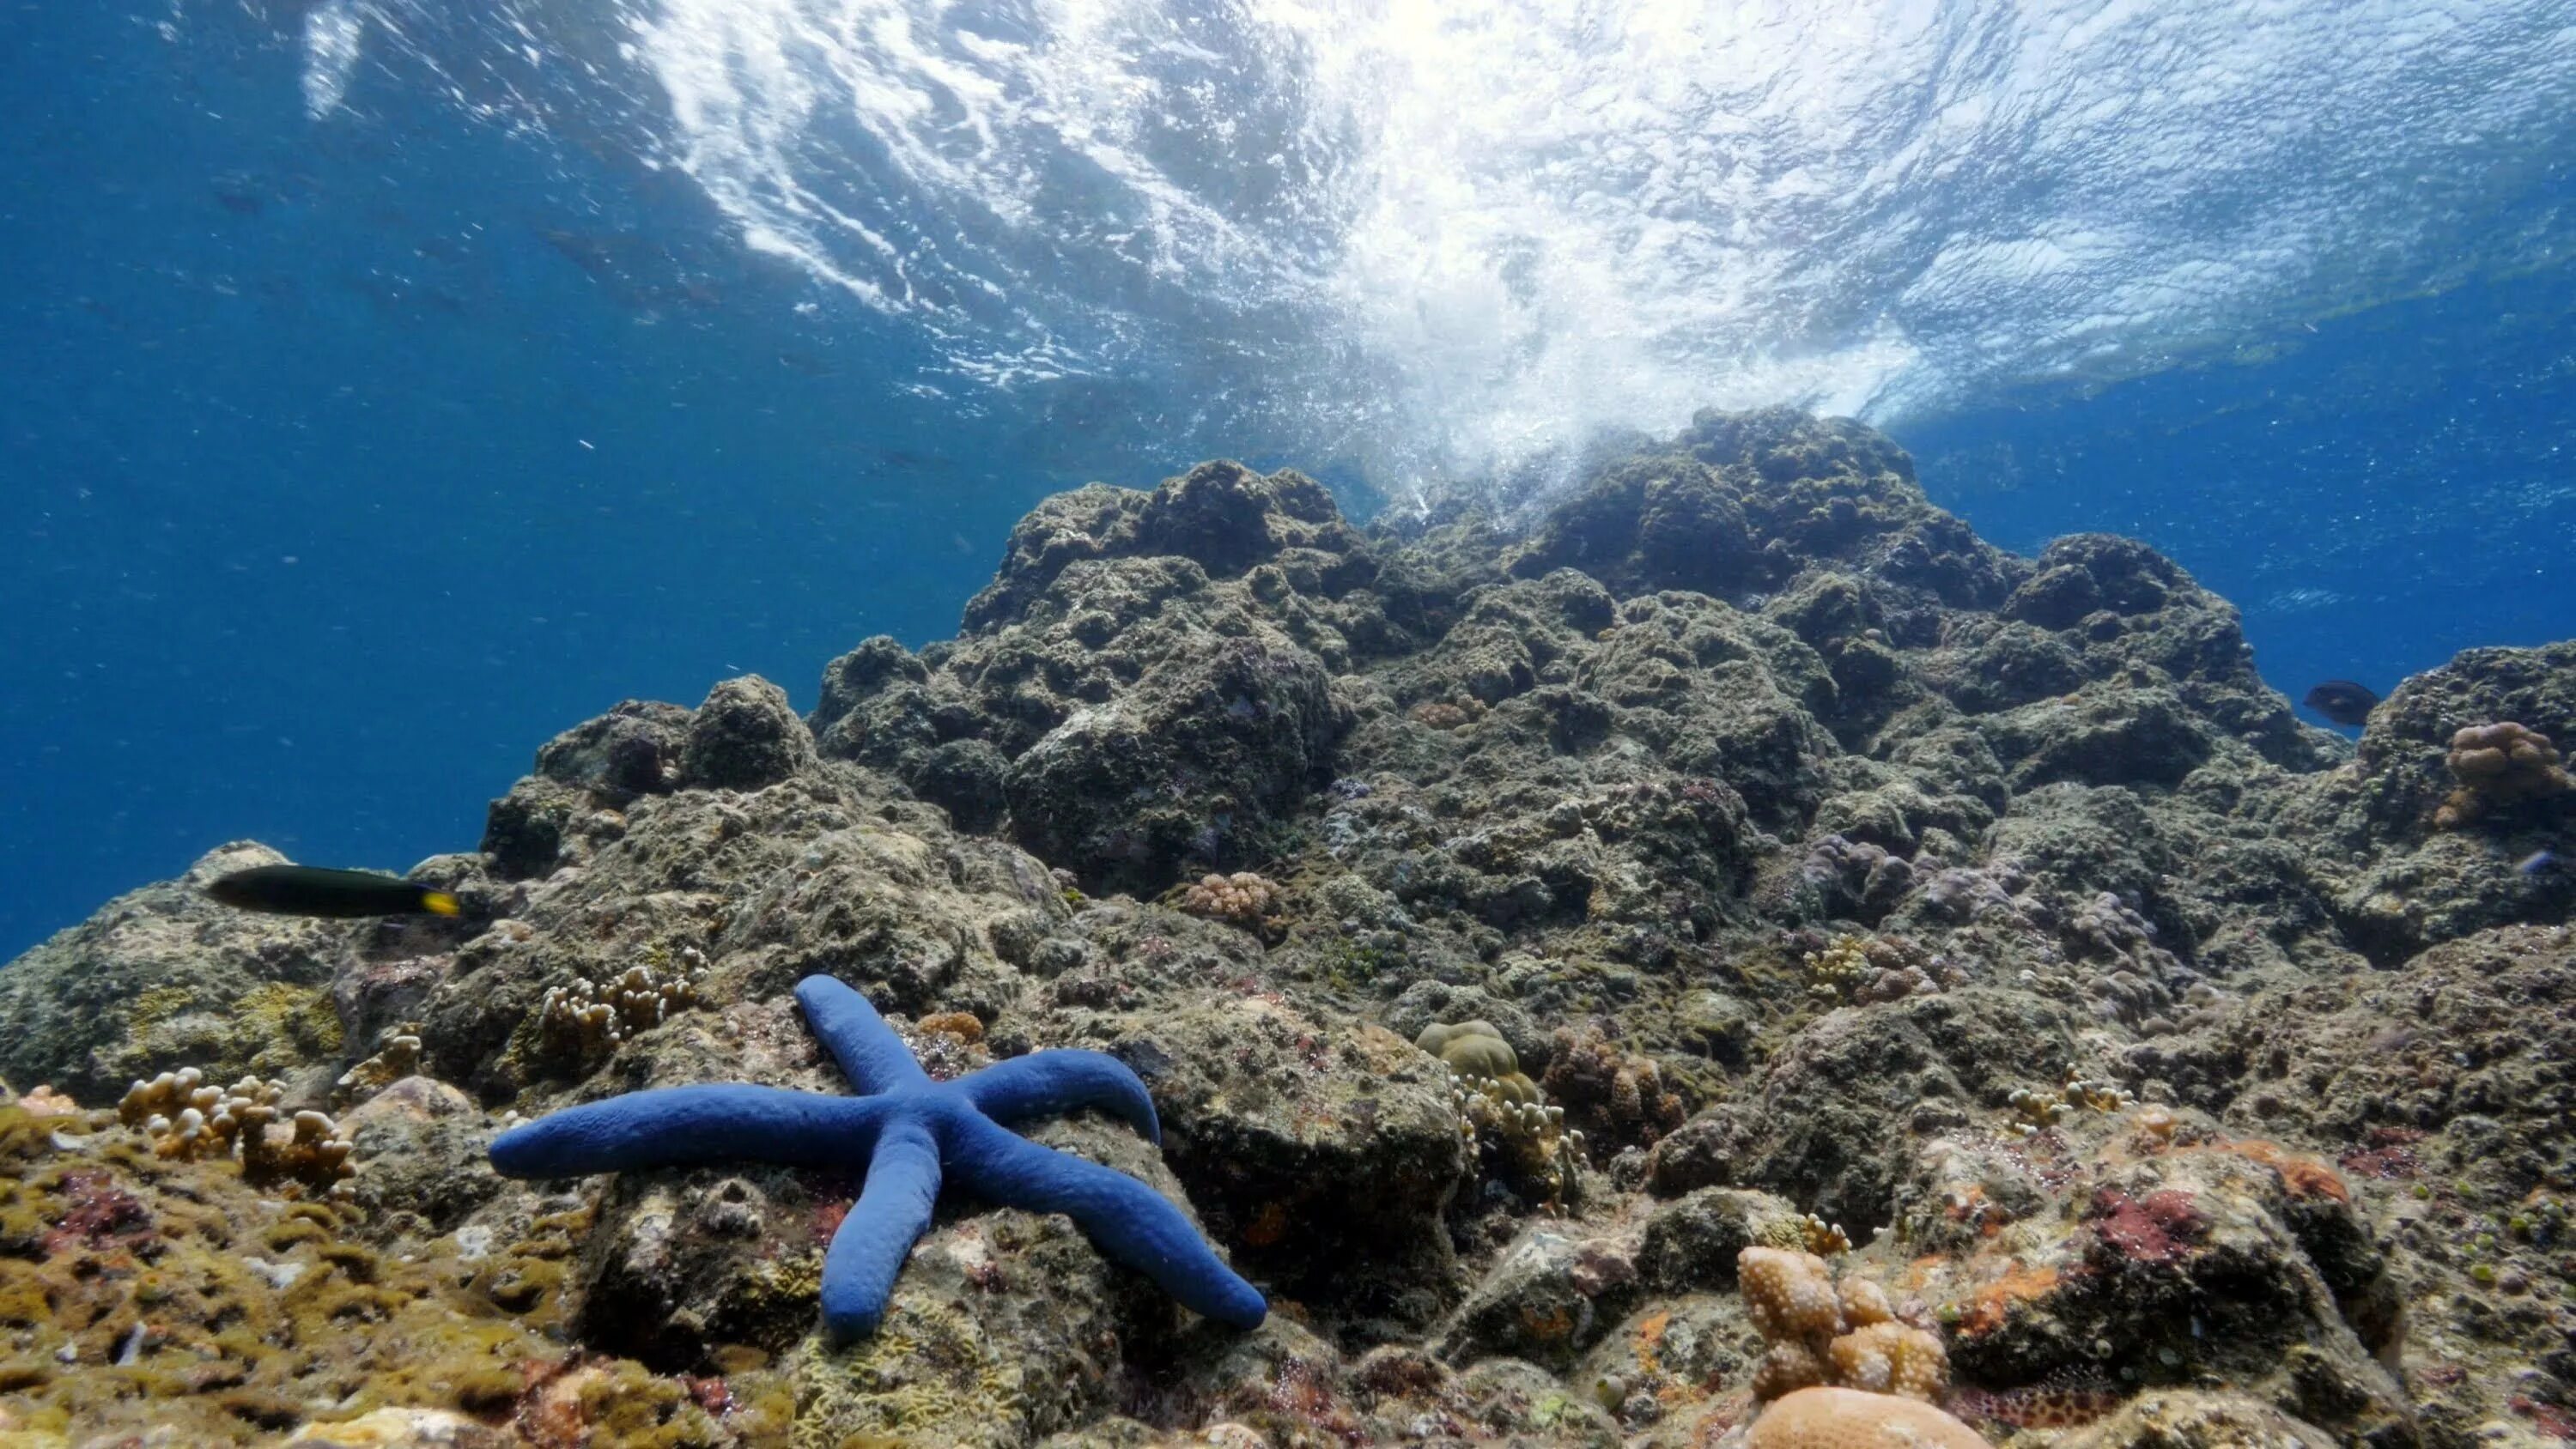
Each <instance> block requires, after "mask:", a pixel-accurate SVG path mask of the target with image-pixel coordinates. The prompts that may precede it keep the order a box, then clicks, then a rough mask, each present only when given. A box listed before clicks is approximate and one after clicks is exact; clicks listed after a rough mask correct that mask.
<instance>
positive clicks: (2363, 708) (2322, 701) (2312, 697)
mask: <svg viewBox="0 0 2576 1449" xmlns="http://www.w3.org/2000/svg"><path fill="white" fill-rule="evenodd" d="M2299 703H2301V704H2304V705H2306V706H2307V707H2308V708H2310V709H2312V710H2315V711H2316V712H2317V713H2319V714H2321V715H2324V716H2325V717H2326V718H2328V719H2330V720H2333V721H2334V722H2335V723H2336V724H2339V725H2357V724H2361V723H2363V722H2364V721H2366V720H2368V719H2369V718H2370V711H2371V710H2372V708H2374V707H2375V706H2377V705H2378V703H2379V696H2378V695H2375V694H2373V693H2371V692H2370V691H2369V690H2367V689H2364V688H2362V687H2361V686H2360V685H2358V684H2355V683H2353V682H2352V681H2351V680H2349V679H2329V680H2327V681H2326V682H2325V683H2323V684H2320V685H2318V686H2317V687H2316V688H2314V689H2311V690H2309V691H2308V697H2307V698H2305V699H2303V700H2300V701H2299Z"/></svg>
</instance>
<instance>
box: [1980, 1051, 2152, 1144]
mask: <svg viewBox="0 0 2576 1449" xmlns="http://www.w3.org/2000/svg"><path fill="white" fill-rule="evenodd" d="M2005 1100H2006V1102H2007V1103H2009V1104H2010V1105H2011V1107H2012V1109H2013V1112H2014V1113H2015V1114H2016V1115H2017V1116H2019V1117H2020V1118H2021V1119H2022V1120H2021V1121H2019V1122H2016V1123H2014V1124H2013V1131H2014V1132H2015V1133H2016V1134H2018V1135H2020V1136H2023V1137H2031V1136H2036V1135H2037V1134H2038V1133H2039V1131H2040V1129H2041V1128H2044V1127H2053V1126H2055V1125H2057V1124H2058V1123H2059V1122H2061V1121H2063V1120H2065V1117H2066V1114H2067V1113H2068V1112H2070V1111H2072V1110H2074V1109H2075V1108H2077V1107H2082V1108H2083V1109H2085V1110H2086V1111H2088V1112H2120V1111H2125V1110H2127V1109H2128V1107H2129V1105H2130V1103H2131V1102H2132V1101H2133V1100H2134V1099H2132V1098H2131V1097H2130V1096H2129V1093H2128V1090H2127V1089H2126V1088H2124V1087H2122V1086H2121V1085H2120V1084H2119V1083H2117V1082H2114V1081H2110V1080H2107V1079H2096V1078H2092V1077H2086V1076H2080V1075H2078V1074H2077V1073H2076V1071H2075V1069H2074V1068H2073V1067H2069V1068H2067V1069H2066V1082H2065V1085H2063V1086H2061V1087H2059V1088H2058V1089H2057V1090H2056V1091H2054V1092H2034V1091H2032V1090H2031V1089H2030V1088H2028V1087H2015V1088H2013V1091H2012V1095H2011V1096H2010V1097H2008V1098H2006V1099H2005ZM2168 1130H2170V1129H2168Z"/></svg>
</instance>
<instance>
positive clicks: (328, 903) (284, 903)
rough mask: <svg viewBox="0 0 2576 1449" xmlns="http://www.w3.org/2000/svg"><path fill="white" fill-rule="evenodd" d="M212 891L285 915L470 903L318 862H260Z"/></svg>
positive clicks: (237, 903) (441, 908) (249, 907)
mask: <svg viewBox="0 0 2576 1449" xmlns="http://www.w3.org/2000/svg"><path fill="white" fill-rule="evenodd" d="M206 894H207V895H209V896H212V897H214V898H215V899H216V900H219V901H221V902H223V903H224V904H225V905H228V906H233V907H237V908H239V909H241V910H245V911H267V912H270V913H272V914H275V915H280V916H456V915H462V914H464V912H465V906H464V903H463V902H461V901H459V900H457V899H456V897H455V896H454V895H452V894H450V893H448V892H446V891H442V890H432V889H431V888H430V887H428V886H425V885H418V884H415V883H413V882H411V881H407V880H404V879H403V878H402V877H400V876H391V875H377V874H376V873H375V872H373V871H365V870H330V869H326V868H325V867H322V866H318V865H260V866H253V867H251V868H250V869H249V870H237V871H234V872H233V873H232V874H230V875H227V876H222V877H219V878H218V879H217V880H215V882H214V883H213V884H211V885H209V886H207V887H206Z"/></svg>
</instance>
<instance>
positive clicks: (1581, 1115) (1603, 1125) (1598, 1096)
mask: <svg viewBox="0 0 2576 1449" xmlns="http://www.w3.org/2000/svg"><path fill="white" fill-rule="evenodd" d="M1539 1086H1540V1088H1541V1089H1543V1090H1544V1091H1545V1092H1546V1093H1547V1095H1549V1096H1551V1097H1554V1098H1556V1099H1557V1100H1558V1101H1560V1102H1563V1103H1564V1104H1565V1108H1566V1110H1567V1111H1568V1112H1570V1113H1572V1114H1573V1115H1574V1116H1575V1118H1576V1119H1577V1120H1578V1121H1582V1122H1584V1123H1587V1124H1588V1125H1590V1126H1591V1127H1592V1128H1593V1129H1594V1131H1595V1132H1596V1134H1597V1135H1599V1136H1601V1137H1603V1138H1606V1139H1609V1140H1612V1141H1617V1142H1622V1143H1627V1144H1630V1145H1633V1146H1638V1147H1649V1146H1652V1145H1654V1143H1655V1142H1656V1141H1657V1140H1658V1139H1660V1138H1661V1137H1662V1136H1663V1135H1664V1134H1665V1133H1667V1132H1670V1131H1672V1130H1673V1129H1674V1128H1676V1127H1679V1126H1680V1125H1682V1119H1683V1118H1684V1117H1685V1116H1687V1115H1689V1114H1688V1112H1687V1111H1686V1110H1685V1109H1684V1107H1683V1105H1682V1099H1681V1097H1680V1096H1679V1095H1678V1094H1676V1093H1674V1092H1672V1091H1669V1090H1667V1089H1666V1088H1665V1086H1664V1076H1663V1071H1662V1069H1661V1068H1659V1067H1657V1066H1656V1065H1655V1063H1654V1060H1653V1059H1652V1058H1650V1057H1644V1056H1638V1055H1634V1054H1632V1053H1629V1052H1624V1051H1621V1050H1620V1049H1619V1046H1618V1043H1616V1042H1613V1041H1612V1040H1610V1038H1609V1037H1608V1036H1606V1035H1604V1034H1603V1033H1602V1031H1601V1028H1600V1027H1598V1026H1594V1025H1587V1026H1585V1027H1584V1028H1583V1029H1582V1030H1580V1031H1577V1030H1574V1029H1572V1028H1569V1027H1559V1028H1557V1030H1556V1037H1555V1051H1554V1053H1553V1054H1552V1055H1551V1056H1550V1057H1549V1058H1548V1063H1547V1072H1546V1074H1545V1075H1543V1076H1541V1077H1540V1078H1539Z"/></svg>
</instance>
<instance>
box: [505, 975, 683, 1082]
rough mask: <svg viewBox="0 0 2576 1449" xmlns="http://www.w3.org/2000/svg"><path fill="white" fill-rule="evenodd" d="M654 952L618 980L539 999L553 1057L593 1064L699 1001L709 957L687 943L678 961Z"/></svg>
mask: <svg viewBox="0 0 2576 1449" xmlns="http://www.w3.org/2000/svg"><path fill="white" fill-rule="evenodd" d="M657 955H658V953H648V954H647V956H646V958H645V959H644V960H642V961H639V962H637V963H636V964H634V965H632V966H629V967H627V968H626V970H625V972H624V973H623V974H622V975H620V976H619V977H618V978H617V979H616V980H614V981H609V982H605V983H602V982H595V981H591V980H589V979H587V978H584V979H581V980H577V981H575V982H573V983H572V985H570V986H558V987H555V988H553V989H552V990H550V991H548V992H547V993H546V995H545V999H544V1000H542V1001H540V1002H538V1003H537V1043H538V1046H539V1047H540V1049H541V1050H543V1051H544V1052H545V1053H546V1054H547V1055H548V1056H550V1057H554V1058H556V1059H559V1060H564V1061H570V1062H573V1063H576V1064H583V1063H589V1062H592V1061H596V1060H597V1059H599V1058H601V1057H604V1056H606V1055H608V1054H609V1053H610V1052H613V1051H615V1050H616V1049H617V1045H618V1043H620V1042H622V1041H624V1040H626V1038H628V1037H630V1036H632V1035H634V1034H635V1033H637V1032H639V1031H645V1030H649V1029H650V1028H653V1027H656V1026H660V1025H661V1024H662V1023H663V1022H664V1021H666V1020H668V1019H669V1018H670V1015H671V1013H673V1012H675V1011H679V1010H682V1009H684V1008H687V1007H691V1006H695V1005H697V1003H698V986H699V984H700V983H702V982H704V981H705V980H706V975H707V972H706V958H705V957H704V956H701V955H700V954H698V952H697V950H696V949H695V948H694V947H683V948H681V952H680V961H679V963H678V964H677V965H676V966H675V965H672V964H671V963H670V962H669V959H668V958H667V957H659V958H658V959H657Z"/></svg>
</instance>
